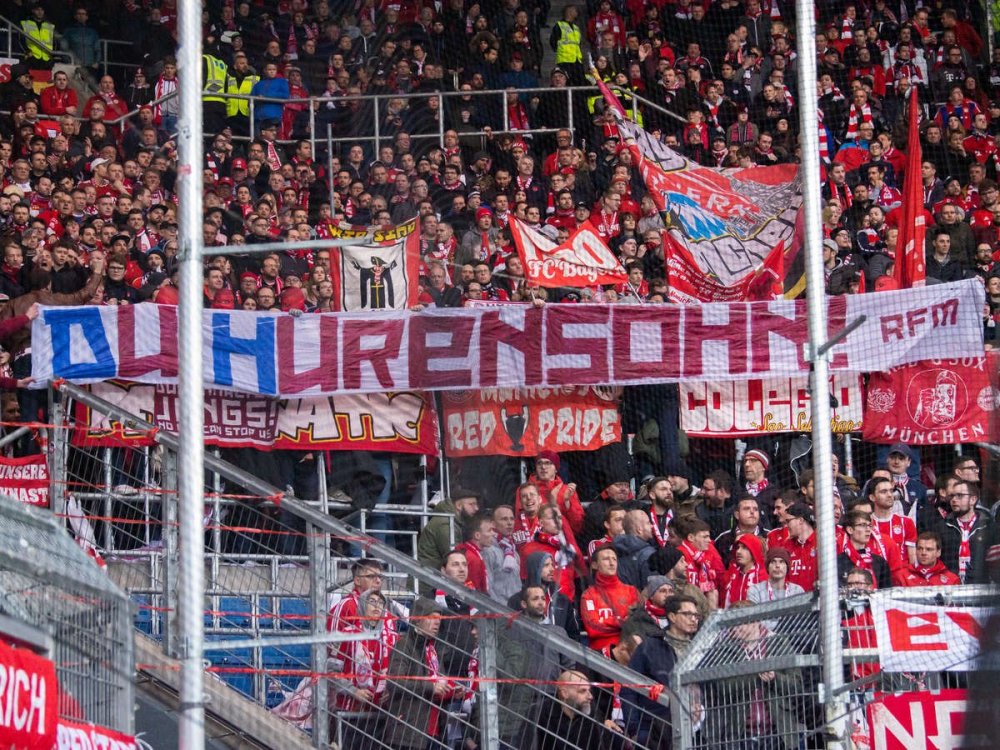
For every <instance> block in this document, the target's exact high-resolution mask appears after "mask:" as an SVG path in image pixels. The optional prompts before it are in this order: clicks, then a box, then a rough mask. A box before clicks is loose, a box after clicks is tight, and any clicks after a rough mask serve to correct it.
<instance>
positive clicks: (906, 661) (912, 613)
mask: <svg viewBox="0 0 1000 750" xmlns="http://www.w3.org/2000/svg"><path fill="white" fill-rule="evenodd" d="M871 608H872V618H873V619H874V621H875V634H876V637H877V639H878V650H879V663H880V664H881V666H882V669H883V670H884V671H886V672H945V671H947V672H969V671H972V670H974V669H975V668H976V659H977V657H978V656H979V650H980V639H981V638H982V634H983V628H984V627H985V626H986V621H987V620H988V619H989V616H990V612H989V610H988V609H987V608H986V607H959V606H951V607H934V606H930V605H926V604H912V603H910V602H900V601H893V600H892V598H890V597H883V596H878V595H876V596H873V597H872V599H871Z"/></svg>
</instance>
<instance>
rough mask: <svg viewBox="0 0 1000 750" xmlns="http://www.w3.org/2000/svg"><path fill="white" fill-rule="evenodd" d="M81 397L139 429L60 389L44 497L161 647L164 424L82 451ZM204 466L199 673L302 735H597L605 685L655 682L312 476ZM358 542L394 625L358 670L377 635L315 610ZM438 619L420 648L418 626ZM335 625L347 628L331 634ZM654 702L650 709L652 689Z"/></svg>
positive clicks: (166, 541) (609, 691) (391, 742)
mask: <svg viewBox="0 0 1000 750" xmlns="http://www.w3.org/2000/svg"><path fill="white" fill-rule="evenodd" d="M82 407H87V408H90V409H94V410H96V411H98V412H100V413H101V414H103V415H104V416H105V417H107V418H108V419H109V420H111V421H114V422H118V423H119V424H121V425H125V426H126V427H127V428H128V429H129V430H135V431H141V430H143V429H146V428H148V425H146V424H145V423H144V421H143V419H142V418H141V417H138V416H135V415H130V414H128V413H127V412H124V411H123V410H121V409H119V408H117V407H115V406H113V405H111V404H108V403H107V402H103V401H101V400H100V399H96V398H94V397H93V396H92V395H91V394H89V393H88V392H87V391H85V390H82V389H79V388H77V387H75V386H72V385H68V384H63V385H61V391H60V394H59V396H58V397H54V398H53V400H52V404H51V415H50V419H51V422H52V424H53V429H52V430H51V440H50V451H51V454H50V467H51V471H50V473H51V483H52V488H51V494H52V497H53V507H54V509H56V510H57V512H59V513H68V512H72V513H74V514H76V516H77V520H76V521H75V523H76V528H77V532H78V533H82V534H84V535H88V536H89V538H90V539H91V540H92V541H93V542H94V543H95V544H96V547H97V548H98V550H99V552H100V553H101V554H102V555H104V556H105V557H106V559H107V562H108V568H109V572H110V575H111V577H112V579H113V580H115V581H116V582H118V583H119V584H120V585H121V586H122V587H123V588H124V589H125V590H126V591H128V593H129V595H130V596H131V597H132V599H133V600H134V601H135V602H136V603H137V605H138V608H139V614H138V616H137V618H136V627H137V628H138V629H139V630H140V631H141V632H142V633H143V634H144V635H146V636H148V637H150V638H153V639H156V640H157V641H158V642H159V643H160V645H161V648H162V649H163V650H164V652H165V653H166V654H168V655H177V654H178V653H179V651H180V645H179V643H178V642H177V640H178V639H177V629H176V622H177V618H176V612H177V604H178V601H177V595H176V588H177V525H176V522H175V519H176V515H177V514H176V502H177V495H176V488H175V486H174V476H175V471H174V461H175V451H176V448H177V443H176V438H175V437H174V436H172V435H170V434H167V433H162V432H155V431H150V432H149V436H150V438H151V440H152V442H153V445H151V446H143V447H93V446H90V447H88V446H86V445H83V444H81V443H80V439H81V433H83V432H84V430H82V429H80V428H81V427H82V423H78V422H77V418H78V417H79V416H80V412H79V411H78V409H79V408H82ZM264 455H266V454H258V456H264ZM206 470H207V472H210V473H207V475H206V481H205V498H206V502H205V541H206V555H205V569H206V581H207V587H206V591H205V606H204V620H203V621H204V627H205V631H206V638H207V641H208V642H207V646H206V653H205V659H206V662H207V663H208V664H209V666H208V669H209V671H210V672H212V673H213V674H214V675H215V676H216V677H217V678H218V679H220V680H223V681H225V682H226V683H227V684H229V685H230V686H231V687H232V688H234V689H235V690H238V691H240V693H241V694H242V695H244V696H245V697H246V698H248V699H249V700H251V701H253V702H254V703H255V704H256V705H258V706H261V707H267V708H271V709H277V713H279V714H280V715H281V716H283V717H284V718H285V719H287V720H289V721H292V722H294V723H295V724H296V725H297V726H299V727H300V728H301V729H303V730H304V731H306V732H308V739H309V741H310V742H311V743H312V744H313V746H316V747H326V746H328V745H329V744H330V742H331V741H336V742H337V743H338V744H339V745H340V747H351V748H398V747H406V746H417V745H419V746H420V747H427V746H433V747H441V748H454V747H459V746H464V747H472V746H477V747H481V748H498V747H509V748H531V747H535V746H538V745H539V744H540V743H541V740H542V738H543V737H544V736H545V733H546V732H550V733H551V732H557V733H559V734H560V735H562V734H565V732H567V731H569V732H572V733H575V734H574V735H573V736H579V737H581V738H584V737H586V736H589V735H590V734H591V733H595V732H596V733H603V732H607V733H608V738H609V742H610V741H613V740H615V739H616V737H617V736H618V733H617V730H616V729H613V728H611V726H612V725H614V726H615V727H617V726H618V725H619V724H620V723H621V721H622V717H623V712H622V707H621V705H620V700H619V697H618V696H619V693H620V692H621V691H622V690H623V689H625V690H627V689H634V690H636V691H637V692H638V693H640V694H643V695H650V694H651V695H653V696H654V698H655V696H656V695H657V692H658V691H657V687H656V686H655V685H654V684H653V683H652V682H651V681H650V680H648V679H646V678H644V677H642V676H641V675H639V674H636V673H634V672H632V671H631V670H629V669H627V668H626V667H624V666H622V664H620V663H617V662H615V661H611V660H609V659H606V658H604V657H603V656H601V655H600V654H598V653H597V652H595V651H593V650H590V649H586V648H584V647H582V646H580V645H579V644H578V643H576V642H574V641H571V640H569V639H568V638H566V637H565V635H564V634H563V633H562V632H560V631H558V630H556V629H555V628H554V626H552V625H544V624H537V623H534V622H528V621H527V619H526V618H524V617H519V616H516V614H515V613H514V612H512V611H511V610H510V609H508V608H507V607H505V606H502V605H500V604H498V603H496V602H494V601H493V600H491V599H488V598H486V597H485V596H483V595H481V594H478V593H476V592H473V591H471V590H469V589H468V588H466V587H464V586H462V585H460V584H458V583H456V582H455V581H452V580H451V579H447V578H444V577H443V576H441V575H439V574H438V573H437V572H436V571H431V570H428V569H426V568H425V567H423V566H421V565H420V564H419V563H418V562H417V561H416V560H415V559H414V557H413V555H412V554H409V553H408V552H407V551H405V550H404V551H400V550H398V549H396V548H395V547H394V546H387V545H385V544H383V543H381V542H380V541H379V540H378V539H376V538H373V537H371V536H369V535H367V534H363V533H362V532H361V531H360V530H358V529H357V528H355V527H353V526H348V525H347V524H345V523H343V521H341V520H339V519H338V518H337V517H336V516H335V515H332V514H331V513H330V512H329V511H330V510H331V509H330V508H329V507H328V506H327V505H325V502H326V491H325V490H324V493H323V497H321V498H320V499H319V500H318V501H316V502H314V503H312V504H307V503H305V502H303V501H301V500H299V499H297V498H295V497H293V496H290V495H288V494H286V493H285V492H284V491H282V490H279V489H278V488H277V487H274V486H271V485H268V484H266V483H265V482H262V481H260V480H259V479H257V478H256V477H254V476H253V475H251V474H250V473H249V472H247V471H244V470H242V469H240V468H238V467H237V466H235V465H234V464H232V463H230V462H228V461H225V460H223V459H222V458H219V457H217V456H213V455H209V456H206ZM81 514H82V516H85V517H86V518H85V519H83V518H81ZM84 520H85V521H86V523H83V521H84ZM414 538H415V537H414ZM356 554H363V555H365V556H367V557H374V558H376V559H379V560H381V561H382V562H383V564H384V565H385V578H384V582H383V584H382V586H381V592H382V593H383V594H384V595H385V597H386V599H387V607H388V611H389V612H390V613H391V615H392V617H393V618H394V627H396V628H397V630H398V637H399V640H398V642H397V643H396V646H395V648H393V649H392V652H391V657H389V658H388V660H387V662H385V663H381V662H378V663H376V664H374V666H373V664H372V663H371V658H370V654H367V655H366V649H371V648H374V647H375V646H376V645H378V644H379V643H382V642H383V640H382V638H381V631H378V634H377V635H375V634H373V633H372V631H370V630H369V629H368V627H367V626H368V625H369V624H370V621H366V620H364V619H358V620H354V621H352V622H351V623H348V627H346V628H341V632H340V633H335V634H330V633H328V632H327V628H328V622H327V615H328V612H329V611H330V608H331V606H332V605H333V604H335V603H336V602H337V601H339V600H340V599H342V598H343V597H345V596H352V595H353V592H352V586H353V580H352V576H351V574H350V571H349V568H348V566H349V564H350V562H351V561H352V559H354V555H356ZM421 590H423V591H427V590H430V591H432V592H436V593H435V595H434V596H435V600H436V604H433V605H430V604H428V601H429V600H426V599H424V600H420V601H421V604H419V605H415V601H416V600H417V592H418V591H421ZM414 607H417V609H416V614H415V615H414V614H413V613H412V612H411V610H413V609H414ZM426 607H429V608H430V610H429V611H425V610H424V609H421V608H426ZM438 628H439V632H438V635H437V636H436V638H434V639H432V641H430V642H433V643H435V644H436V650H437V653H436V656H435V657H434V658H432V656H431V653H430V651H429V650H428V649H427V644H428V640H427V636H426V635H425V634H424V631H426V630H434V629H438ZM344 631H346V634H347V635H348V636H349V637H351V638H353V639H354V640H351V641H343V642H342V641H341V640H340V638H341V637H342V636H343V635H344V634H345V632H344ZM359 639H360V640H359ZM154 676H155V675H154ZM369 689H370V690H371V693H370V694H369V693H360V695H361V697H363V698H365V700H364V701H361V702H357V701H356V700H355V698H357V696H358V695H359V692H358V691H359V690H369ZM659 701H660V703H659V704H658V705H661V706H663V707H664V708H662V709H661V710H663V711H665V710H666V709H665V706H666V704H667V702H668V701H667V698H666V696H662V697H660V698H659ZM212 708H213V710H221V708H220V707H219V706H214V707H212ZM647 710H648V709H647V708H641V709H637V712H636V713H637V714H638V715H644V714H645V713H646V712H647ZM654 718H655V717H652V716H650V717H649V721H653V720H654ZM647 723H648V722H647ZM546 727H547V729H546ZM241 730H244V731H246V730H247V728H246V727H244V726H241ZM580 742H583V739H581V740H580ZM631 746H632V747H633V748H635V749H636V750H640V749H641V748H645V747H649V748H653V747H657V745H656V744H644V743H643V742H636V741H633V742H632V745H631Z"/></svg>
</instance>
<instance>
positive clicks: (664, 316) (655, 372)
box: [611, 306, 681, 383]
mask: <svg viewBox="0 0 1000 750" xmlns="http://www.w3.org/2000/svg"><path fill="white" fill-rule="evenodd" d="M680 318H681V311H680V308H678V307H661V306H656V307H653V308H650V309H638V310H632V311H630V314H629V317H628V319H624V318H623V319H622V320H621V321H619V320H618V319H617V318H616V319H615V322H614V324H613V325H612V329H611V330H612V337H613V339H612V346H613V347H614V380H615V382H616V383H625V382H628V381H631V380H642V379H646V378H660V377H665V378H676V377H678V376H679V375H680V362H679V360H678V358H677V357H675V356H673V354H674V352H675V351H676V346H677V337H678V331H679V330H680ZM653 330H656V331H658V335H656V334H652V331H653ZM640 340H641V341H642V342H643V343H644V344H646V346H645V347H643V348H642V349H639V348H637V347H635V346H633V342H636V341H640ZM644 354H645V355H646V356H643V355H644Z"/></svg>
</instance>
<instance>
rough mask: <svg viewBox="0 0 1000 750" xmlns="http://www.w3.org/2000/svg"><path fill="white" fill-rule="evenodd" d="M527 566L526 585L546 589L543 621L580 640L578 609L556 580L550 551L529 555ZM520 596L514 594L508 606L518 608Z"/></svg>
mask: <svg viewBox="0 0 1000 750" xmlns="http://www.w3.org/2000/svg"><path fill="white" fill-rule="evenodd" d="M525 567H526V569H527V574H526V576H525V579H524V585H525V587H528V586H541V587H542V588H543V589H544V590H545V605H546V610H545V617H544V619H543V621H542V622H543V623H544V624H546V625H557V626H559V627H561V628H562V629H563V630H565V631H566V632H567V633H568V634H569V637H570V638H571V639H573V640H574V641H577V640H580V621H579V619H578V616H577V609H576V606H575V605H574V604H573V602H572V601H570V599H569V597H568V596H566V595H565V594H563V593H562V592H561V591H560V590H559V584H558V581H557V580H556V564H555V561H554V560H553V558H552V555H551V554H549V553H548V552H533V553H531V554H530V555H528V559H527V562H526V565H525ZM520 596H521V595H520V594H514V596H512V597H511V598H510V599H509V600H508V601H507V606H508V607H510V608H511V609H515V610H516V609H517V608H518V607H519V606H520V604H519V601H520Z"/></svg>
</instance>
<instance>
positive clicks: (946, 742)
mask: <svg viewBox="0 0 1000 750" xmlns="http://www.w3.org/2000/svg"><path fill="white" fill-rule="evenodd" d="M967 711H968V696H967V694H966V691H965V690H939V691H936V692H934V693H931V692H920V693H899V694H898V695H892V694H890V693H876V695H875V700H874V701H873V702H871V703H869V704H868V706H867V715H868V726H869V729H870V730H871V740H872V742H871V747H872V750H914V749H915V748H934V747H942V748H943V747H973V746H975V747H985V745H979V744H976V745H972V744H970V745H965V744H963V743H962V742H961V741H957V740H959V738H961V737H962V736H963V732H964V729H965V722H966V713H967Z"/></svg>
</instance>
